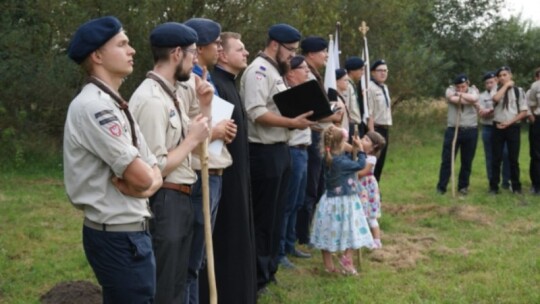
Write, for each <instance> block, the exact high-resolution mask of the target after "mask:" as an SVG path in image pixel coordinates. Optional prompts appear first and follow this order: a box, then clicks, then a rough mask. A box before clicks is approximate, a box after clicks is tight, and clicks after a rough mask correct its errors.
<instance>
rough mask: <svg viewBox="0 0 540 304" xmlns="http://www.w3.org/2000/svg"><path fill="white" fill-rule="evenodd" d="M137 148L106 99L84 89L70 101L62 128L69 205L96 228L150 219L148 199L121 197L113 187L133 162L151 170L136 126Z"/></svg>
mask: <svg viewBox="0 0 540 304" xmlns="http://www.w3.org/2000/svg"><path fill="white" fill-rule="evenodd" d="M135 132H137V139H138V143H137V146H138V148H136V147H134V146H133V145H132V141H131V129H130V125H129V121H128V119H127V117H126V116H125V114H124V112H123V111H122V110H120V109H119V108H118V106H117V105H116V102H115V101H114V100H113V99H112V98H111V96H110V95H108V94H106V93H105V92H103V91H102V90H100V89H99V88H98V87H97V86H95V85H94V84H87V85H85V86H84V87H83V89H82V91H81V92H80V93H79V95H77V97H75V99H74V100H73V101H72V102H71V104H70V106H69V109H68V113H67V118H66V123H65V127H64V183H65V185H66V192H67V196H68V198H69V200H70V201H71V203H72V204H73V205H74V206H75V207H77V208H79V209H82V210H83V211H84V215H85V217H86V218H88V219H89V220H91V221H93V222H96V223H100V224H109V225H111V224H129V223H136V222H141V221H143V220H144V219H145V218H148V217H150V213H149V212H148V202H147V199H143V198H135V197H131V196H126V195H124V194H122V193H120V191H119V190H118V189H117V188H116V187H115V186H114V185H113V184H112V182H111V178H112V177H113V176H117V177H122V176H123V174H124V171H125V170H126V168H127V167H128V165H129V164H131V162H133V161H134V160H135V158H137V157H140V158H141V160H143V161H144V162H145V163H147V164H148V165H150V166H154V165H155V164H156V163H157V160H156V158H155V156H154V155H153V154H152V153H151V152H150V150H149V149H148V147H147V145H146V142H145V140H144V137H143V135H142V134H141V132H140V130H139V129H138V126H137V125H136V124H135Z"/></svg>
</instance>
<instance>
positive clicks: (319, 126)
mask: <svg viewBox="0 0 540 304" xmlns="http://www.w3.org/2000/svg"><path fill="white" fill-rule="evenodd" d="M310 80H317V77H316V76H315V74H313V72H312V71H311V66H310V71H309V75H308V81H310ZM323 91H324V90H323ZM330 104H332V102H331V103H330ZM331 125H333V123H332V122H317V123H316V124H314V125H313V126H311V128H312V129H313V130H320V131H322V130H324V129H326V128H328V127H329V126H331Z"/></svg>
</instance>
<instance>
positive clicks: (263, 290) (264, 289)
mask: <svg viewBox="0 0 540 304" xmlns="http://www.w3.org/2000/svg"><path fill="white" fill-rule="evenodd" d="M270 294H272V292H271V291H270V289H268V287H266V286H265V287H262V288H259V290H257V298H260V297H262V296H264V295H270Z"/></svg>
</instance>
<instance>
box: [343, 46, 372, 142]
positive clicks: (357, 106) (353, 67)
mask: <svg viewBox="0 0 540 304" xmlns="http://www.w3.org/2000/svg"><path fill="white" fill-rule="evenodd" d="M364 66H365V63H364V60H362V59H361V58H360V57H356V56H353V57H349V58H347V60H345V70H347V75H349V87H348V88H347V95H348V96H350V97H349V100H350V104H346V106H347V109H349V116H350V119H349V123H350V126H349V135H350V136H353V135H354V134H353V133H354V129H355V127H357V128H358V136H360V137H362V136H363V135H364V134H365V133H366V130H367V119H368V117H369V114H368V111H367V101H366V100H365V99H364V94H363V93H362V83H361V80H362V77H363V76H364V73H365V70H364Z"/></svg>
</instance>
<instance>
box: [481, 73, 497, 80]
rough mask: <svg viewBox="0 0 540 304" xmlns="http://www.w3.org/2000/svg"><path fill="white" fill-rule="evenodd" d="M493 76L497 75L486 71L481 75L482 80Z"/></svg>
mask: <svg viewBox="0 0 540 304" xmlns="http://www.w3.org/2000/svg"><path fill="white" fill-rule="evenodd" d="M493 77H497V75H495V72H487V73H485V74H484V77H482V81H486V80H488V79H491V78H493Z"/></svg>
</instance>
